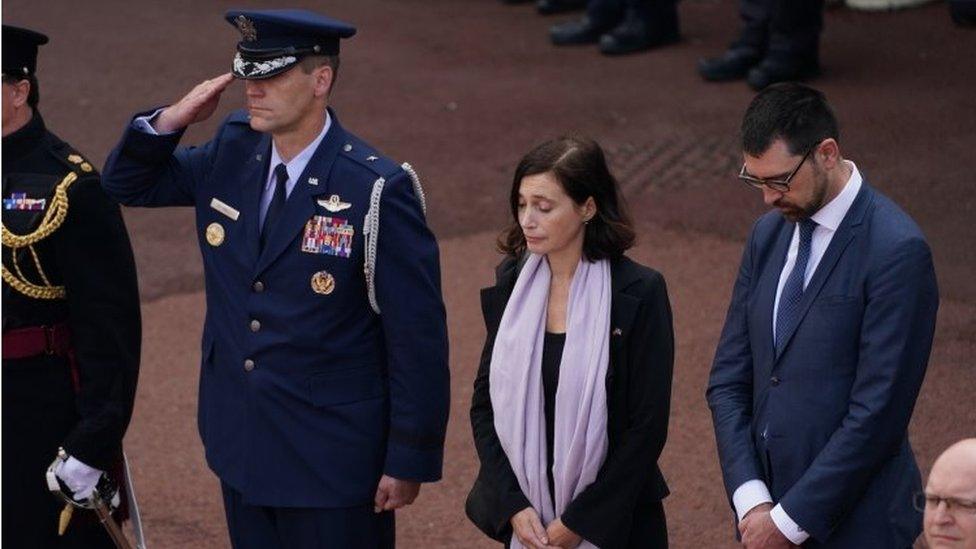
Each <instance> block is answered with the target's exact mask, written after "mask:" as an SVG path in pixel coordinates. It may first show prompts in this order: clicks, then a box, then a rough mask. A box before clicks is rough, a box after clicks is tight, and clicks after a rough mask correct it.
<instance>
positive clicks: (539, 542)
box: [511, 507, 583, 549]
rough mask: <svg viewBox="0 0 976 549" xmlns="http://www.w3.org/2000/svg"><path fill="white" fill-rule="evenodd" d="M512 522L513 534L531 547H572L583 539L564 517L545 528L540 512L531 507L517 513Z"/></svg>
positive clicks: (547, 548)
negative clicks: (564, 520) (565, 521)
mask: <svg viewBox="0 0 976 549" xmlns="http://www.w3.org/2000/svg"><path fill="white" fill-rule="evenodd" d="M511 523H512V535H513V536H515V537H516V538H518V540H519V542H521V543H522V545H524V546H525V547H528V548H529V549H557V548H561V549H572V548H573V547H576V546H577V545H579V544H580V543H581V542H582V541H583V538H581V537H580V536H579V535H578V534H576V532H573V531H572V530H570V529H569V528H567V527H566V525H565V524H563V521H562V519H556V520H554V521H552V522H551V523H549V526H548V527H547V528H543V527H542V520H541V519H540V518H539V514H538V513H536V512H535V509H533V508H531V507H526V508H525V509H522V510H521V511H519V512H518V513H516V514H515V516H513V517H512V520H511Z"/></svg>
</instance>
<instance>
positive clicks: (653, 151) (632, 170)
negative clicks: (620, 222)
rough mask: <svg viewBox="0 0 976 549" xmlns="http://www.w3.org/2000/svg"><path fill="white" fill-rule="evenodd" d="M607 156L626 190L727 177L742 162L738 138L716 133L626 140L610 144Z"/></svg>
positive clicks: (683, 185)
mask: <svg viewBox="0 0 976 549" xmlns="http://www.w3.org/2000/svg"><path fill="white" fill-rule="evenodd" d="M607 156H608V160H609V162H610V168H611V169H612V170H613V173H614V174H615V175H616V176H617V179H618V181H620V185H621V187H622V189H623V191H624V193H626V194H633V193H639V192H641V191H644V190H646V189H648V188H651V187H653V188H658V189H675V188H687V187H690V186H704V185H709V184H712V183H715V182H716V181H724V180H728V179H729V178H731V177H734V176H735V174H736V173H737V172H738V170H739V168H740V166H741V162H742V156H741V151H740V148H739V144H738V142H737V141H736V140H735V139H730V138H727V137H715V136H706V137H702V136H692V135H687V136H684V135H679V136H675V135H671V136H667V137H662V138H660V139H653V140H651V141H649V142H647V143H623V144H620V145H616V146H610V147H608V148H607Z"/></svg>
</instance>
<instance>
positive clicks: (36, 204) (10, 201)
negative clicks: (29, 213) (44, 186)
mask: <svg viewBox="0 0 976 549" xmlns="http://www.w3.org/2000/svg"><path fill="white" fill-rule="evenodd" d="M45 207H47V199H46V198H27V193H11V194H10V198H4V199H3V209H5V210H43V209H44V208H45Z"/></svg>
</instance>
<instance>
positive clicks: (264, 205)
mask: <svg viewBox="0 0 976 549" xmlns="http://www.w3.org/2000/svg"><path fill="white" fill-rule="evenodd" d="M164 108H165V107H164ZM161 112H163V109H157V110H156V112H154V113H152V114H150V115H146V116H139V117H137V118H136V119H135V120H133V121H132V126H133V127H134V128H136V129H137V130H139V131H141V132H145V133H148V134H151V135H160V134H159V132H157V131H156V128H154V127H153V125H152V123H153V121H154V120H155V119H156V116H158V115H159V113H161ZM330 127H332V116H330V115H329V113H328V111H326V113H325V124H324V125H323V126H322V131H320V132H319V134H318V136H316V137H315V139H313V140H312V142H311V143H309V144H308V146H307V147H305V148H304V149H302V152H300V153H298V154H296V155H295V157H294V158H292V159H291V160H289V161H288V162H285V163H284V164H285V170H287V171H288V181H287V182H286V183H285V198H287V197H288V196H291V191H292V189H294V188H295V183H297V182H298V178H299V177H301V175H302V172H303V171H305V166H307V165H308V161H309V160H311V159H312V155H313V154H315V149H317V148H318V147H319V144H320V143H322V140H323V139H325V134H327V133H328V132H329V128H330ZM172 133H175V132H169V133H168V134H166V135H170V134H172ZM281 163H282V160H281V155H280V154H278V147H277V146H276V145H275V144H274V140H272V142H271V162H269V163H268V175H267V177H266V178H265V180H264V188H263V189H262V191H261V209H260V212H259V218H258V222H259V223H260V225H258V226H259V227H260V226H263V225H264V216H265V214H266V213H267V212H268V206H269V205H271V199H272V198H273V197H274V187H275V177H274V170H275V168H276V167H277V166H278V164H281Z"/></svg>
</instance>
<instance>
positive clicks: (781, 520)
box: [769, 505, 810, 545]
mask: <svg viewBox="0 0 976 549" xmlns="http://www.w3.org/2000/svg"><path fill="white" fill-rule="evenodd" d="M769 518H771V519H773V524H775V525H776V527H777V528H779V531H780V532H782V533H783V535H784V536H786V539H788V540H790V541H792V542H793V543H794V544H795V545H801V544H802V543H803V542H804V541H806V540H807V538H809V537H810V534H808V533H807V532H806V530H804V529H803V528H800V525H799V524H797V523H795V522H793V519H791V518H790V516H789V515H787V514H786V510H785V509H783V506H782V505H777V506H776V507H773V510H772V511H770V512H769Z"/></svg>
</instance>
